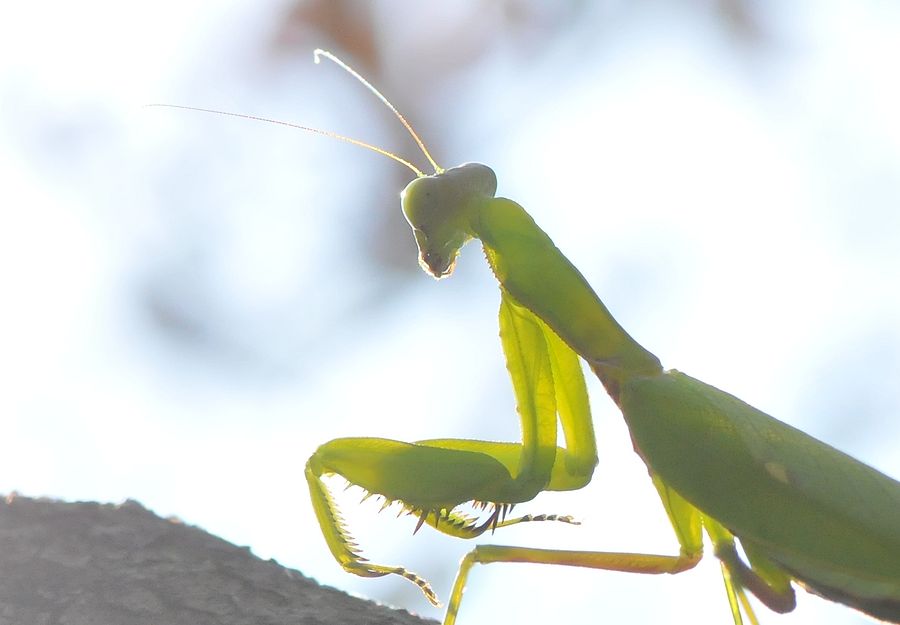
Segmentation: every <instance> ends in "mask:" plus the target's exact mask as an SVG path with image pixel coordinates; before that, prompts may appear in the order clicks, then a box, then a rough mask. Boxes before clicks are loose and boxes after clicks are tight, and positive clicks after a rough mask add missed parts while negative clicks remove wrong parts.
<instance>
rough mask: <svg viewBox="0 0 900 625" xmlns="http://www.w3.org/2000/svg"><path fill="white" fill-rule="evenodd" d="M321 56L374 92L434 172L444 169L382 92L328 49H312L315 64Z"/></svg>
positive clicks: (437, 172) (319, 60)
mask: <svg viewBox="0 0 900 625" xmlns="http://www.w3.org/2000/svg"><path fill="white" fill-rule="evenodd" d="M323 56H324V57H325V58H326V59H328V60H329V61H332V62H333V63H335V64H336V65H337V66H338V67H340V68H341V69H343V70H344V71H346V72H347V73H348V74H350V75H351V76H353V77H354V78H355V79H356V80H358V81H359V82H361V83H362V84H363V86H364V87H365V88H366V89H368V90H369V91H371V92H372V93H374V94H375V96H376V97H377V98H378V99H379V100H381V102H382V103H383V104H384V105H385V106H386V107H388V108H389V109H390V110H391V112H392V113H393V114H394V115H396V116H397V119H399V120H400V123H401V124H403V127H404V128H406V130H408V131H409V134H410V135H411V136H412V138H413V139H414V140H415V142H416V145H418V146H419V149H420V150H422V154H424V155H425V158H427V159H428V162H429V163H431V166H432V167H434V173H435V174H439V173H441V172H443V171H444V169H443V168H442V167H439V166H438V164H437V163H435V162H434V159H433V158H431V153H430V152H429V151H428V148H426V147H425V144H424V143H423V142H422V140H421V139H420V138H419V135H417V134H416V131H415V130H413V127H412V125H410V123H409V122H408V121H406V118H405V117H403V115H402V114H401V113H400V111H398V110H397V108H396V107H395V106H394V105H393V104H391V103H390V101H389V100H388V99H387V98H386V97H384V95H382V93H381V92H380V91H379V90H378V89H376V88H375V87H373V86H372V83H370V82H369V81H368V80H366V79H365V78H363V77H362V76H360V75H359V73H358V72H357V71H356V70H355V69H353V68H352V67H350V66H349V65H347V64H346V63H344V62H343V61H342V60H340V59H339V58H338V57H336V56H335V55H333V54H332V53H331V52H329V51H328V50H322V49H321V48H316V49H315V50H314V51H313V60H315V62H316V65H318V64H319V63H320V62H321V60H322V59H321V58H320V57H323Z"/></svg>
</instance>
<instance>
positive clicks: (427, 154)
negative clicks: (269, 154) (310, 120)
mask: <svg viewBox="0 0 900 625" xmlns="http://www.w3.org/2000/svg"><path fill="white" fill-rule="evenodd" d="M323 56H324V57H325V58H326V59H329V60H330V61H333V62H334V63H336V64H337V65H338V66H339V67H340V68H342V69H344V70H345V71H347V72H348V73H349V74H350V75H351V76H353V77H354V78H356V79H357V80H358V81H359V82H361V83H362V84H363V86H364V87H366V89H368V90H369V91H371V92H372V93H374V94H375V95H376V96H377V97H378V99H379V100H381V101H382V102H383V103H384V105H385V106H387V107H388V108H389V109H390V110H391V112H392V113H393V114H394V115H396V116H397V119H399V120H400V123H401V124H403V127H404V128H406V130H407V131H409V134H410V135H411V136H412V138H413V139H414V140H415V142H416V145H418V146H419V149H421V150H422V153H423V154H424V155H425V158H427V159H428V162H429V163H430V164H431V166H432V167H433V168H434V173H435V174H439V173H441V172H443V171H444V170H443V168H441V167H439V166H438V164H437V163H436V162H435V161H434V159H433V158H432V157H431V153H430V152H429V151H428V148H426V147H425V144H424V143H423V142H422V140H421V139H420V138H419V135H417V134H416V131H415V130H413V128H412V126H411V125H410V123H409V122H408V121H406V118H405V117H403V115H401V114H400V111H398V110H397V109H396V107H395V106H394V105H393V104H391V103H390V101H389V100H388V99H387V98H386V97H384V96H383V95H382V94H381V92H380V91H378V89H376V88H375V87H374V86H372V84H371V83H370V82H369V81H368V80H366V79H365V78H363V77H362V76H360V75H359V73H358V72H357V71H356V70H354V69H353V68H352V67H350V66H349V65H347V64H346V63H344V62H343V61H342V60H340V59H339V58H338V57H336V56H335V55H333V54H332V53H331V52H328V51H327V50H321V49H317V50H315V51H314V52H313V59H314V60H315V62H316V64H317V65H318V64H319V62H320V60H321V59H320V57H323ZM147 106H157V107H163V108H171V109H182V110H185V111H199V112H201V113H214V114H216V115H228V116H229V117H241V118H243V119H250V120H253V121H257V122H266V123H267V124H278V125H279V126H287V127H288V128H296V129H297V130H305V131H306V132H312V133H315V134H317V135H323V136H325V137H330V138H332V139H337V140H338V141H343V142H344V143H350V144H352V145H356V146H359V147H361V148H365V149H367V150H371V151H373V152H377V153H378V154H381V155H382V156H387V157H388V158H389V159H391V160H393V161H396V162H398V163H400V164H401V165H404V166H406V167H408V168H409V169H411V170H412V171H413V173H415V174H416V176H417V177H419V178H424V177H425V173H424V172H423V171H422V170H421V169H419V168H418V167H416V166H415V165H413V164H412V163H410V162H409V161H408V160H406V159H405V158H402V157H400V156H397V155H396V154H394V153H393V152H389V151H387V150H385V149H383V148H379V147H378V146H375V145H372V144H371V143H366V142H365V141H360V140H359V139H353V138H352V137H347V136H345V135H339V134H338V133H336V132H331V131H330V130H320V129H319V128H311V127H310V126H301V125H300V124H292V123H290V122H285V121H281V120H279V119H270V118H268V117H259V116H258V115H247V114H245V113H232V112H230V111H218V110H215V109H207V108H201V107H199V106H184V105H181V104H148V105H147Z"/></svg>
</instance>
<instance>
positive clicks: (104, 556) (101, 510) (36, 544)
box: [0, 496, 433, 625]
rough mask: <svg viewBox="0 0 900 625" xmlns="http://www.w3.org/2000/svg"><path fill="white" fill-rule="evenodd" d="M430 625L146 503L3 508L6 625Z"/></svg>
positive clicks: (1, 605) (0, 503)
mask: <svg viewBox="0 0 900 625" xmlns="http://www.w3.org/2000/svg"><path fill="white" fill-rule="evenodd" d="M326 623H328V624H340V625H357V624H359V625H363V624H367V625H423V624H426V623H433V621H424V620H422V619H420V618H418V617H416V616H413V615H411V614H409V613H407V612H403V611H398V610H391V609H389V608H385V607H383V606H379V605H376V604H374V603H370V602H367V601H363V600H361V599H355V598H353V597H350V596H348V595H346V594H344V593H342V592H339V591H337V590H335V589H333V588H326V587H323V586H320V585H318V584H317V583H316V582H314V581H313V580H311V579H309V578H307V577H304V576H303V575H302V574H300V573H299V572H297V571H293V570H291V569H286V568H284V567H282V566H281V565H279V564H278V563H276V562H275V561H271V560H270V561H264V560H261V559H259V558H257V557H256V556H254V555H253V554H252V553H250V551H249V550H248V549H246V548H241V547H237V546H235V545H232V544H230V543H227V542H225V541H224V540H222V539H220V538H217V537H215V536H212V535H210V534H208V533H206V532H204V531H203V530H201V529H198V528H196V527H191V526H188V525H184V524H183V523H181V522H179V521H177V520H171V519H168V520H167V519H162V518H160V517H158V516H156V515H155V514H153V513H152V512H150V511H148V510H147V509H146V508H144V507H143V506H141V505H140V504H139V503H136V502H133V501H128V502H125V503H124V504H121V505H111V504H98V503H67V502H61V501H54V500H45V499H29V498H24V497H16V496H9V497H6V498H5V499H2V498H0V625H207V624H208V625H232V624H234V625H237V624H240V625H282V624H284V625H287V624H290V625H318V624H326Z"/></svg>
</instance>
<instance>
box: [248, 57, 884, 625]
mask: <svg viewBox="0 0 900 625" xmlns="http://www.w3.org/2000/svg"><path fill="white" fill-rule="evenodd" d="M319 56H325V57H327V58H329V59H331V60H333V61H335V62H336V63H338V64H339V65H340V66H341V67H343V68H344V69H346V70H347V71H349V72H350V73H351V74H353V75H354V76H355V77H356V78H357V79H359V80H360V81H361V82H362V83H363V84H364V85H365V86H366V87H367V88H369V89H370V90H371V91H372V92H373V93H375V94H376V95H378V97H379V98H381V100H382V101H383V102H384V103H385V104H387V106H388V107H389V108H390V109H391V110H392V111H393V112H394V113H395V114H396V115H397V117H398V118H399V119H400V120H401V122H403V124H404V125H405V126H406V128H407V130H409V132H410V133H411V134H412V136H413V137H414V138H415V140H416V142H417V143H418V145H419V147H420V148H421V150H422V152H423V153H424V154H425V156H426V158H427V159H428V160H429V162H430V163H431V165H432V166H433V168H434V171H435V173H434V174H433V175H425V174H424V173H423V172H421V171H420V170H418V169H417V168H416V167H414V166H413V165H411V164H410V163H408V162H407V161H404V160H403V159H401V158H399V157H397V156H395V155H393V154H387V155H388V156H390V157H391V158H393V159H394V160H397V161H399V162H401V163H403V164H404V165H406V166H407V167H409V168H410V169H412V170H413V171H414V172H415V173H416V176H417V178H416V179H415V180H413V181H412V182H411V183H409V185H408V186H407V187H406V189H405V190H404V191H403V193H402V195H401V201H402V210H403V213H404V215H405V216H406V219H407V221H408V222H409V224H410V226H412V229H413V234H414V236H415V239H416V243H417V244H418V248H419V263H420V265H421V266H422V268H423V269H424V270H425V271H426V272H427V273H429V274H431V275H432V276H434V277H435V278H442V277H445V276H447V275H449V274H450V273H451V272H452V271H453V267H454V264H455V262H456V259H457V256H458V254H459V250H460V248H461V247H462V246H463V245H464V244H465V243H466V242H467V241H469V240H471V239H480V240H481V242H482V245H483V247H484V252H485V255H486V257H487V261H488V264H489V265H490V268H491V270H492V272H493V274H494V276H495V277H496V278H497V281H498V282H499V285H500V335H501V343H502V346H503V350H504V354H505V356H506V363H507V368H508V370H509V374H510V377H511V379H512V383H513V389H514V393H515V398H516V403H517V409H518V413H519V417H520V421H521V428H522V442H521V443H500V442H488V441H478V440H462V439H434V440H425V441H418V442H415V443H406V442H401V441H395V440H387V439H379V438H341V439H336V440H333V441H331V442H328V443H325V444H324V445H322V446H321V447H319V448H318V450H317V451H316V452H315V453H314V454H313V456H312V457H311V458H310V459H309V461H308V462H307V465H306V471H305V474H306V479H307V482H308V484H309V489H310V495H311V498H312V504H313V507H314V509H315V513H316V516H317V518H318V521H319V524H320V526H321V529H322V533H323V535H324V537H325V540H326V542H327V544H328V547H329V548H330V550H331V552H332V554H333V555H334V557H335V559H337V561H338V562H339V563H340V564H341V566H342V567H343V568H344V569H345V570H347V571H349V572H351V573H355V574H357V575H361V576H364V577H378V576H383V575H389V574H396V575H400V576H402V577H405V578H406V579H408V580H410V581H412V582H413V583H415V584H417V585H418V586H419V587H420V588H421V590H422V591H423V592H424V594H425V596H426V597H427V598H428V599H429V601H431V602H432V603H434V604H435V605H437V598H436V595H435V593H434V592H433V591H432V590H431V587H430V586H429V585H428V583H427V582H426V581H425V580H423V579H422V578H420V577H419V576H417V575H415V574H414V573H412V572H410V571H408V570H406V569H404V568H402V567H398V566H384V565H380V564H375V563H372V562H370V561H368V560H367V559H366V558H364V557H363V556H362V555H361V553H360V551H359V549H358V548H357V546H356V544H355V543H354V542H353V541H352V539H351V537H350V534H349V533H348V531H347V529H346V528H345V527H344V525H343V523H342V521H341V518H340V515H339V513H338V511H337V509H336V506H335V503H334V501H333V499H332V497H331V495H330V493H329V491H328V489H327V487H326V485H325V483H324V481H323V480H322V478H323V476H326V475H331V474H337V475H340V476H342V477H343V478H345V479H346V480H347V481H348V482H350V483H351V484H354V485H357V486H360V487H362V488H363V489H365V490H366V491H367V493H369V494H373V495H378V496H381V497H383V498H384V501H385V506H388V505H390V504H393V503H396V504H398V505H400V506H402V507H403V508H404V509H405V510H406V511H408V512H410V513H413V514H415V515H417V516H418V518H419V521H418V525H417V526H416V530H418V529H419V528H420V527H421V526H422V525H423V524H427V525H430V526H431V527H433V528H435V529H437V530H438V531H440V532H443V533H445V534H449V535H451V536H456V537H461V538H472V537H475V536H478V535H480V534H482V533H484V532H485V531H486V530H489V529H490V530H496V529H498V528H501V527H504V526H508V525H512V524H516V523H521V522H525V521H537V520H557V521H564V522H571V519H569V518H568V517H531V516H525V517H519V518H506V516H507V513H508V512H509V510H510V509H511V507H512V506H513V505H514V504H518V503H521V502H525V501H529V500H531V499H533V498H534V497H535V496H536V495H537V494H538V493H540V492H542V491H545V490H557V491H564V490H577V489H580V488H582V487H584V486H585V485H586V484H587V483H588V482H589V481H590V480H591V476H592V473H593V470H594V467H595V465H596V463H597V451H596V446H595V440H594V432H593V425H592V422H591V415H590V409H589V406H588V397H587V391H586V388H585V381H584V377H583V373H582V369H581V364H580V361H579V358H580V359H581V360H584V361H585V362H586V363H587V365H588V366H589V367H590V368H591V370H592V371H593V372H594V373H595V374H596V375H597V377H598V378H599V380H600V382H601V383H602V384H603V386H604V388H605V389H606V391H607V392H608V394H609V396H610V397H611V398H612V400H613V401H614V402H615V404H616V405H617V406H618V408H619V409H620V410H621V412H622V414H623V416H624V418H625V421H626V423H627V425H628V428H629V430H630V433H631V437H632V441H633V445H634V450H635V451H636V452H637V454H638V455H639V456H640V457H641V459H642V460H643V461H644V463H645V464H646V466H647V469H648V472H649V474H650V477H651V479H652V481H653V484H654V486H655V487H656V489H657V491H658V493H659V496H660V500H661V502H662V504H663V508H664V509H665V512H666V514H667V515H668V518H669V521H670V522H671V525H672V528H673V530H674V532H675V536H676V539H677V541H678V544H679V552H678V555H652V554H642V553H613V552H596V551H559V550H546V549H535V548H529V547H511V546H492V545H479V546H477V547H475V548H474V549H473V550H472V551H471V552H469V553H468V555H466V556H465V557H464V558H463V561H462V563H461V565H460V568H459V572H458V574H457V578H456V581H455V583H454V586H453V589H452V592H451V595H450V600H449V605H448V609H447V613H446V617H445V619H444V623H445V625H452V624H453V623H454V622H455V621H456V617H457V613H458V611H459V609H460V603H461V600H462V596H463V590H464V589H465V585H466V579H467V576H468V574H469V571H470V569H471V567H472V566H473V565H474V564H476V563H480V564H488V563H495V562H529V563H542V564H560V565H568V566H579V567H589V568H597V569H606V570H613V571H624V572H634V573H652V574H658V573H673V574H674V573H680V572H682V571H686V570H688V569H691V568H693V567H694V566H695V565H696V564H697V563H698V562H699V561H700V559H701V557H702V550H703V540H702V534H703V532H704V531H705V532H706V534H707V536H708V537H709V539H710V542H711V544H712V545H713V548H714V553H715V555H716V557H717V558H718V559H719V560H720V564H721V568H722V574H723V579H724V582H725V587H726V592H727V597H728V601H729V604H730V608H731V612H732V615H733V618H734V621H735V623H741V622H742V613H743V614H746V615H747V616H748V618H749V619H750V620H751V621H752V622H756V617H755V615H754V614H753V609H752V608H751V606H750V603H749V602H748V600H747V595H746V591H749V592H750V593H752V594H753V595H755V596H756V597H757V598H758V599H759V600H760V601H761V602H762V603H763V604H764V605H766V606H767V607H769V608H770V609H772V610H774V611H776V612H789V611H791V610H792V609H794V607H795V595H794V588H793V586H794V585H798V586H800V587H802V588H805V589H806V590H808V591H810V592H813V593H815V594H818V595H821V596H822V597H825V598H827V599H830V600H832V601H836V602H839V603H843V604H846V605H847V606H850V607H853V608H856V609H858V610H861V611H862V612H865V613H867V614H869V615H871V616H875V617H877V618H881V619H885V620H888V621H891V622H897V623H900V482H897V481H896V480H893V479H892V478H890V477H888V476H886V475H884V474H882V473H880V472H878V471H876V470H875V469H873V468H871V467H869V466H867V465H865V464H863V463H861V462H859V461H857V460H855V459H854V458H852V457H850V456H848V455H846V454H844V453H842V452H840V451H838V450H836V449H834V448H833V447H830V446H829V445H827V444H825V443H823V442H821V441H818V440H816V439H815V438H812V437H811V436H809V435H807V434H805V433H803V432H801V431H799V430H797V429H795V428H793V427H791V426H789V425H786V424H784V423H782V422H780V421H778V420H776V419H774V418H772V417H770V416H768V415H766V414H764V413H763V412H761V411H759V410H757V409H755V408H753V407H752V406H749V405H748V404H746V403H744V402H742V401H741V400H739V399H737V398H736V397H733V396H732V395H729V394H727V393H725V392H723V391H720V390H719V389H717V388H714V387H712V386H710V385H708V384H705V383H703V382H701V381H699V380H696V379H694V378H692V377H690V376H688V375H686V374H684V373H681V372H679V371H676V370H673V369H670V370H665V369H663V368H662V366H661V364H660V362H659V360H658V359H657V358H656V356H654V355H653V354H652V353H650V352H649V351H648V350H646V349H645V348H644V347H642V346H641V345H639V344H638V343H637V342H636V341H635V340H634V339H633V338H631V337H630V336H629V335H628V334H627V333H626V332H625V330H624V329H622V327H621V326H620V325H619V324H618V323H617V322H616V320H615V319H614V318H613V317H612V315H611V314H610V312H609V311H608V310H607V308H606V307H605V306H604V304H603V303H602V302H601V301H600V299H599V298H598V297H597V295H596V294H595V293H594V291H593V290H592V289H591V287H590V285H589V284H588V283H587V281H586V280H585V279H584V277H583V276H582V275H581V273H579V271H578V270H577V269H576V268H575V267H574V266H573V265H572V264H571V263H570V262H569V261H568V260H567V259H566V257H565V256H563V255H562V253H561V252H560V251H559V250H558V249H557V248H556V246H555V245H554V244H553V242H552V241H551V240H550V238H549V237H548V236H547V235H546V234H545V233H544V232H543V231H542V230H541V229H540V228H539V227H538V226H537V225H536V224H535V222H534V221H533V220H532V219H531V217H530V216H529V215H528V214H527V213H526V212H525V210H524V209H523V208H522V207H521V206H519V205H518V204H516V203H515V202H513V201H511V200H508V199H505V198H498V197H495V191H496V184H497V182H496V177H495V175H494V172H493V171H491V169H489V168H488V167H486V166H484V165H480V164H474V163H469V164H466V165H462V166H460V167H455V168H452V169H447V170H444V169H441V168H440V167H439V166H438V165H437V164H436V163H435V162H434V160H433V159H432V158H431V155H430V154H429V153H428V151H427V149H426V148H425V146H424V145H423V143H422V142H421V140H420V139H419V138H418V136H417V135H416V134H415V132H414V131H413V130H412V128H411V127H410V126H409V124H408V123H407V122H406V120H405V119H404V118H403V117H402V116H401V115H400V114H399V113H398V112H397V111H396V109H394V107H393V106H392V105H390V103H388V102H387V100H386V99H384V97H383V96H381V94H380V93H379V92H378V91H377V90H375V89H374V87H372V86H371V85H369V83H368V82H366V81H365V80H364V79H363V78H362V77H360V76H359V75H358V74H357V73H356V72H354V71H353V70H352V69H350V68H349V67H347V66H346V65H345V64H344V63H343V62H341V61H340V60H339V59H337V58H336V57H334V56H333V55H331V54H329V53H327V52H323V51H316V60H317V61H318V58H319ZM266 121H270V120H266ZM304 129H306V128H304ZM306 130H310V129H306ZM317 132H321V131H317ZM326 134H330V133H326ZM331 136H335V137H337V138H339V139H341V140H348V141H351V142H353V143H356V144H360V142H357V141H354V140H349V139H347V138H345V137H340V136H337V135H331ZM362 145H363V146H364V147H368V148H371V149H375V150H376V151H378V152H380V153H382V154H386V153H385V152H384V151H383V150H380V149H378V148H373V147H372V146H368V145H365V144H362ZM558 424H559V425H560V426H561V429H562V432H563V436H564V438H565V446H564V447H563V446H559V445H558V444H557V440H556V439H557V428H558ZM467 502H474V503H475V504H476V505H477V506H481V507H483V508H484V509H485V510H487V512H488V514H487V519H486V520H484V521H481V522H479V521H477V520H475V519H473V518H470V517H469V516H466V515H465V514H463V513H460V512H457V511H455V509H456V508H457V507H458V506H460V505H461V504H464V503H467ZM811 528H814V531H811ZM738 543H739V544H740V547H741V548H742V549H743V552H744V554H745V555H746V559H745V558H744V557H743V556H742V555H741V554H739V552H738V550H737V544H738Z"/></svg>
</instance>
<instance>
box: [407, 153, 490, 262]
mask: <svg viewBox="0 0 900 625" xmlns="http://www.w3.org/2000/svg"><path fill="white" fill-rule="evenodd" d="M496 191H497V176H496V175H495V174H494V172H493V170H492V169H491V168H490V167H488V166H487V165H481V164H479V163H466V164H465V165H460V166H459V167H454V168H452V169H448V170H445V171H442V172H440V173H437V174H435V175H433V176H422V177H421V178H417V179H415V180H413V181H412V182H410V183H409V184H408V185H407V186H406V189H404V190H403V193H401V194H400V202H401V206H402V207H403V214H404V215H405V216H406V220H407V221H408V222H409V225H410V226H412V229H413V234H414V235H415V237H416V244H417V245H418V246H419V264H420V265H421V266H422V269H424V270H425V271H426V272H428V273H429V274H431V275H432V276H434V277H435V278H443V277H444V276H447V275H449V274H450V273H452V272H453V267H454V265H455V264H456V258H457V256H458V255H459V250H460V248H461V247H462V246H463V244H465V243H466V241H468V240H469V239H471V238H472V229H471V227H470V224H471V223H472V215H473V211H476V210H477V208H478V207H479V206H480V204H481V202H482V201H483V200H486V199H490V198H492V197H494V193H496Z"/></svg>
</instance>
